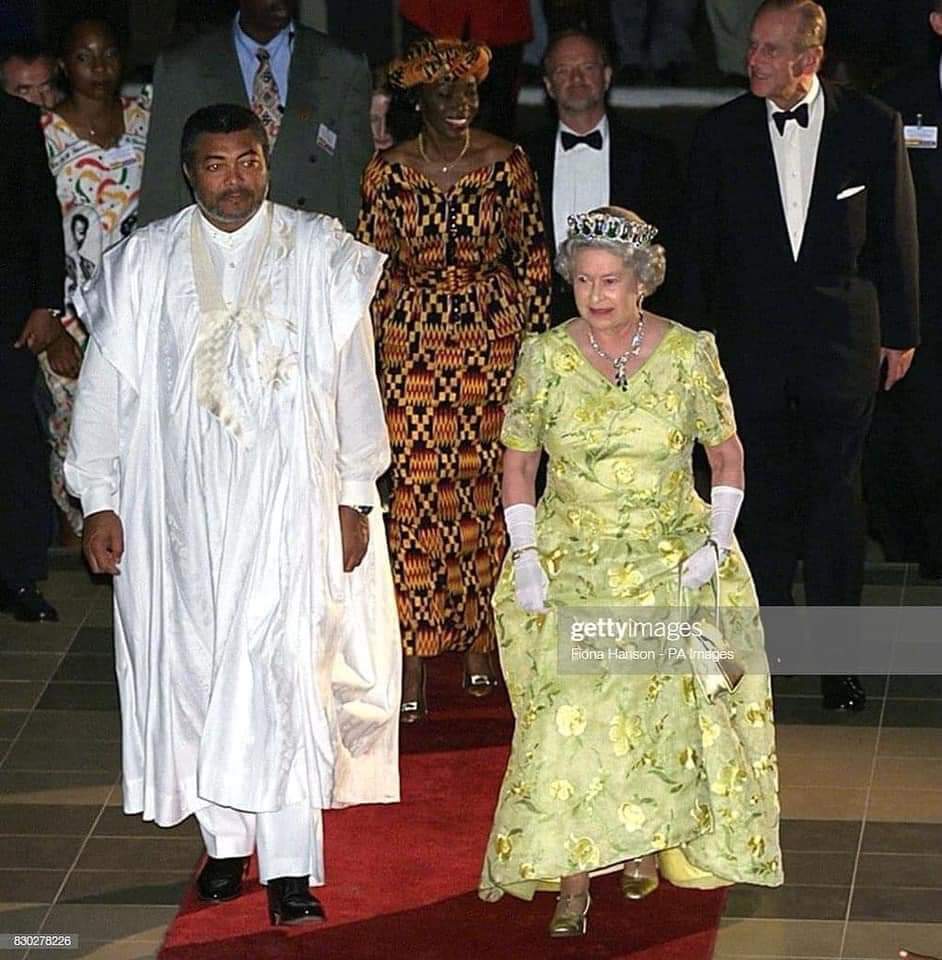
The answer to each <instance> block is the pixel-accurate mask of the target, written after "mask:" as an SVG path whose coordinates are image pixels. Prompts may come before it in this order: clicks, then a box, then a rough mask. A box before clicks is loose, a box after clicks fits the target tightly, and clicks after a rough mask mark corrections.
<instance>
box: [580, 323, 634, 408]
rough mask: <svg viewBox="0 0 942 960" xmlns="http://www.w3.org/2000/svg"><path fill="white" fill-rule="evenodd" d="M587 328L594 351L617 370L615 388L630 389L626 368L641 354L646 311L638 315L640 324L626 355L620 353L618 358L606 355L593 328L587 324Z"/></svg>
mask: <svg viewBox="0 0 942 960" xmlns="http://www.w3.org/2000/svg"><path fill="white" fill-rule="evenodd" d="M586 328H587V330H588V331H589V343H590V344H592V349H593V350H594V351H595V352H596V353H597V354H598V355H599V356H600V357H601V358H602V359H603V360H608V362H609V363H610V364H611V365H612V366H613V367H614V368H615V386H616V387H618V388H619V389H621V390H627V389H628V374H627V373H625V367H626V366H627V365H628V361H629V360H633V359H634V358H635V357H636V356H638V354H639V353H641V344H642V343H644V311H643V310H642V311H641V313H639V314H638V324H637V326H636V327H635V332H634V334H633V335H632V337H631V343H629V344H628V349H627V350H626V351H625V352H624V353H620V354H619V355H618V356H617V357H613V356H612V355H611V354H610V353H606V352H605V351H604V350H603V349H602V348H601V347H600V346H599V342H598V340H596V339H595V334H594V333H593V332H592V327H590V326H589V325H588V324H586Z"/></svg>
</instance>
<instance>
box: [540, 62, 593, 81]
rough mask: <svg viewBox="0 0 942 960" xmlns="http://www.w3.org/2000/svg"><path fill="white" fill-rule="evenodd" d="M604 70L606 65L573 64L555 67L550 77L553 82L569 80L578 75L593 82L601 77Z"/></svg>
mask: <svg viewBox="0 0 942 960" xmlns="http://www.w3.org/2000/svg"><path fill="white" fill-rule="evenodd" d="M604 69H605V64H604V63H598V62H596V63H572V64H567V65H561V66H558V67H553V69H552V70H550V73H549V75H550V79H552V80H569V79H570V78H571V77H574V76H575V75H576V74H577V73H578V74H581V75H582V76H583V77H586V78H587V79H590V80H591V79H595V78H597V77H600V76H601V75H602V71H603V70H604Z"/></svg>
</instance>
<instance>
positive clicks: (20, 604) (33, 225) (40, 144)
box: [0, 93, 68, 621]
mask: <svg viewBox="0 0 942 960" xmlns="http://www.w3.org/2000/svg"><path fill="white" fill-rule="evenodd" d="M0 130H3V137H0V222H2V223H3V230H0V438H2V441H0V443H2V445H0V610H4V611H6V612H8V613H12V614H13V616H15V617H16V619H17V620H25V621H40V620H58V615H57V614H56V611H55V609H53V607H52V606H50V604H48V603H47V602H46V601H45V600H44V599H43V596H42V594H41V593H40V592H39V590H38V589H37V588H36V581H37V580H42V579H44V578H45V577H46V574H47V568H46V548H47V547H48V546H49V534H50V524H51V518H52V501H51V499H50V494H49V450H48V447H47V446H46V441H45V440H44V438H43V435H42V431H41V429H40V424H39V415H38V413H37V411H36V408H35V406H34V402H33V388H34V386H35V384H36V373H37V366H36V356H37V355H38V354H40V353H42V352H43V351H44V350H46V349H47V348H48V347H49V346H50V345H51V344H52V343H53V342H54V341H55V340H56V339H58V338H60V337H66V338H67V337H68V334H67V333H66V332H65V330H64V328H63V326H62V324H61V323H60V322H59V315H60V314H61V313H62V307H63V304H62V296H63V292H64V289H65V250H64V248H63V240H62V216H61V214H60V212H59V201H58V199H57V198H56V187H55V182H54V181H53V179H52V175H51V174H50V173H49V166H48V164H47V163H46V146H45V143H44V141H43V135H42V131H41V130H40V127H39V111H38V110H37V109H36V108H35V107H33V106H31V105H30V104H28V103H24V102H23V101H22V100H20V99H17V98H14V97H9V96H7V95H6V94H5V93H0Z"/></svg>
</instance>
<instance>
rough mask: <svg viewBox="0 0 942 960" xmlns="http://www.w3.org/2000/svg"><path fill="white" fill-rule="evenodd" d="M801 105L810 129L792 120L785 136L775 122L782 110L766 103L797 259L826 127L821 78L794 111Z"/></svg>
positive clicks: (776, 166) (768, 102)
mask: <svg viewBox="0 0 942 960" xmlns="http://www.w3.org/2000/svg"><path fill="white" fill-rule="evenodd" d="M802 103H807V104H808V126H807V127H801V126H799V125H798V123H797V121H795V120H789V121H788V122H787V123H786V124H785V130H784V132H783V133H779V132H778V127H777V126H776V124H775V121H774V120H773V119H772V115H773V114H774V113H778V112H780V110H781V107H778V106H776V105H775V104H774V103H773V102H772V101H771V100H766V102H765V106H766V111H767V113H768V124H769V137H770V138H771V140H772V153H773V154H774V155H775V170H776V172H777V173H778V187H779V192H780V194H781V197H782V210H783V211H784V213H785V223H786V225H787V226H788V239H789V242H790V243H791V246H792V256H794V258H795V260H796V261H797V260H798V254H799V252H800V251H801V241H802V238H803V237H804V234H805V221H806V220H807V218H808V204H809V202H810V201H811V188H812V187H813V186H814V168H815V164H816V162H817V159H818V145H819V144H820V143H821V128H822V126H823V125H824V95H823V93H822V92H821V84H820V83H819V82H818V78H817V77H816V76H815V77H812V78H811V88H810V89H809V90H808V93H807V94H806V95H805V96H804V97H803V98H802V99H801V100H799V101H798V103H796V104H795V106H794V107H792V110H795V109H796V108H797V107H799V106H800V105H801V104H802Z"/></svg>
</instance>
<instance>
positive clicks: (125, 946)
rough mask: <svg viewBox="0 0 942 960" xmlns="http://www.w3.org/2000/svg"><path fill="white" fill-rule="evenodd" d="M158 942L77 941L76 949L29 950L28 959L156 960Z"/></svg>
mask: <svg viewBox="0 0 942 960" xmlns="http://www.w3.org/2000/svg"><path fill="white" fill-rule="evenodd" d="M159 949H160V943H159V942H157V941H154V942H153V943H150V942H147V941H144V940H129V941H123V940H122V941H118V942H117V943H99V942H98V941H96V940H85V941H79V946H78V951H77V952H71V951H70V952H69V953H65V954H64V953H63V951H62V950H30V952H29V957H28V960H66V958H68V960H156V958H157V955H158V951H159Z"/></svg>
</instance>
